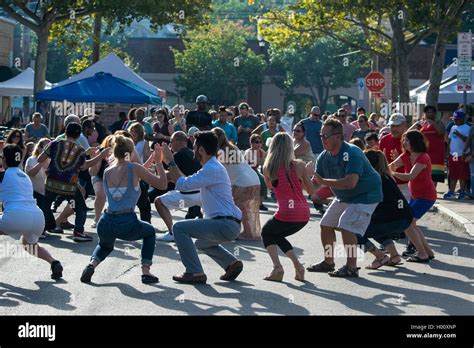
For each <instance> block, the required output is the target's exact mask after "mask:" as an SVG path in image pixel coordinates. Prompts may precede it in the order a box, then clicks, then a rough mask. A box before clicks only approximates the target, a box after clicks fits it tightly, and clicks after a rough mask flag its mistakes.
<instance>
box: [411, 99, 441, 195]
mask: <svg viewBox="0 0 474 348" xmlns="http://www.w3.org/2000/svg"><path fill="white" fill-rule="evenodd" d="M423 112H424V114H425V120H424V121H420V122H416V123H415V124H413V126H411V127H410V130H412V129H418V130H419V131H420V132H421V133H422V134H423V135H424V136H425V138H426V141H427V143H428V151H427V152H428V155H429V156H430V159H431V179H432V180H433V183H434V185H435V187H436V185H437V183H438V182H444V178H445V173H446V167H445V165H444V163H445V156H446V154H445V153H446V143H445V141H444V133H445V127H444V124H443V123H442V122H441V121H437V120H436V108H435V107H434V106H431V105H427V106H425V108H424V110H423Z"/></svg>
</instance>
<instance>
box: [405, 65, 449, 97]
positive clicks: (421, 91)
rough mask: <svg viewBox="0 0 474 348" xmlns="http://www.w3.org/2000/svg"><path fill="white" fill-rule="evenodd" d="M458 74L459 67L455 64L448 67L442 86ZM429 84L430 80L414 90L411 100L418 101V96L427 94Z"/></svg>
mask: <svg viewBox="0 0 474 348" xmlns="http://www.w3.org/2000/svg"><path fill="white" fill-rule="evenodd" d="M456 74H457V67H456V65H454V63H453V64H451V65H450V66H448V67H447V68H446V69H444V71H443V76H442V77H441V84H443V83H445V82H447V81H448V80H451V79H452V78H453V77H454V76H456ZM429 84H430V80H426V81H425V82H423V83H422V84H421V85H419V86H418V87H416V88H414V89H412V90H411V91H410V99H416V98H417V95H418V94H420V93H423V92H425V93H426V91H427V90H428V86H429Z"/></svg>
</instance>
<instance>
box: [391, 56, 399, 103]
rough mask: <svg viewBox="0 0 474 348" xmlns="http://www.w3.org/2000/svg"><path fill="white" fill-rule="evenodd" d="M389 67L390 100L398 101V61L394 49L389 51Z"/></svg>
mask: <svg viewBox="0 0 474 348" xmlns="http://www.w3.org/2000/svg"><path fill="white" fill-rule="evenodd" d="M390 68H391V69H392V98H391V99H392V102H393V101H394V100H396V101H398V99H397V98H398V63H397V55H396V54H395V52H394V51H392V52H391V57H390Z"/></svg>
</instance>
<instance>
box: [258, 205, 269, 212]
mask: <svg viewBox="0 0 474 348" xmlns="http://www.w3.org/2000/svg"><path fill="white" fill-rule="evenodd" d="M260 210H261V211H268V208H267V207H266V206H264V205H263V204H261V205H260Z"/></svg>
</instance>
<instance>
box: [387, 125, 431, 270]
mask: <svg viewBox="0 0 474 348" xmlns="http://www.w3.org/2000/svg"><path fill="white" fill-rule="evenodd" d="M402 146H403V154H402V155H400V156H399V157H398V158H397V159H396V160H395V161H394V162H392V163H391V164H390V169H391V170H392V171H395V170H396V169H398V168H399V167H401V166H404V167H405V173H398V172H395V173H393V176H394V177H397V178H399V179H401V180H408V181H409V183H408V187H409V189H410V196H411V200H410V206H411V208H412V210H413V216H414V218H415V219H414V221H413V223H412V225H411V226H410V227H409V228H408V230H407V231H406V232H407V235H408V237H409V238H410V240H411V241H412V242H413V244H415V246H416V250H417V251H418V253H417V254H416V255H415V256H413V257H410V258H408V259H407V261H409V262H428V261H429V260H430V259H432V258H434V254H433V250H431V248H430V246H429V245H428V242H427V241H426V239H425V236H424V235H423V232H422V231H421V230H420V229H419V228H418V227H417V226H416V220H418V219H420V218H421V217H422V216H423V215H424V214H425V213H426V212H427V211H428V210H429V209H430V208H431V207H432V206H433V204H434V203H435V201H436V188H435V186H434V184H433V181H432V180H431V159H430V156H429V155H428V153H427V152H426V151H427V146H426V142H425V138H424V137H423V134H421V133H420V132H419V131H417V130H411V131H408V132H406V133H405V134H403V136H402Z"/></svg>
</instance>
